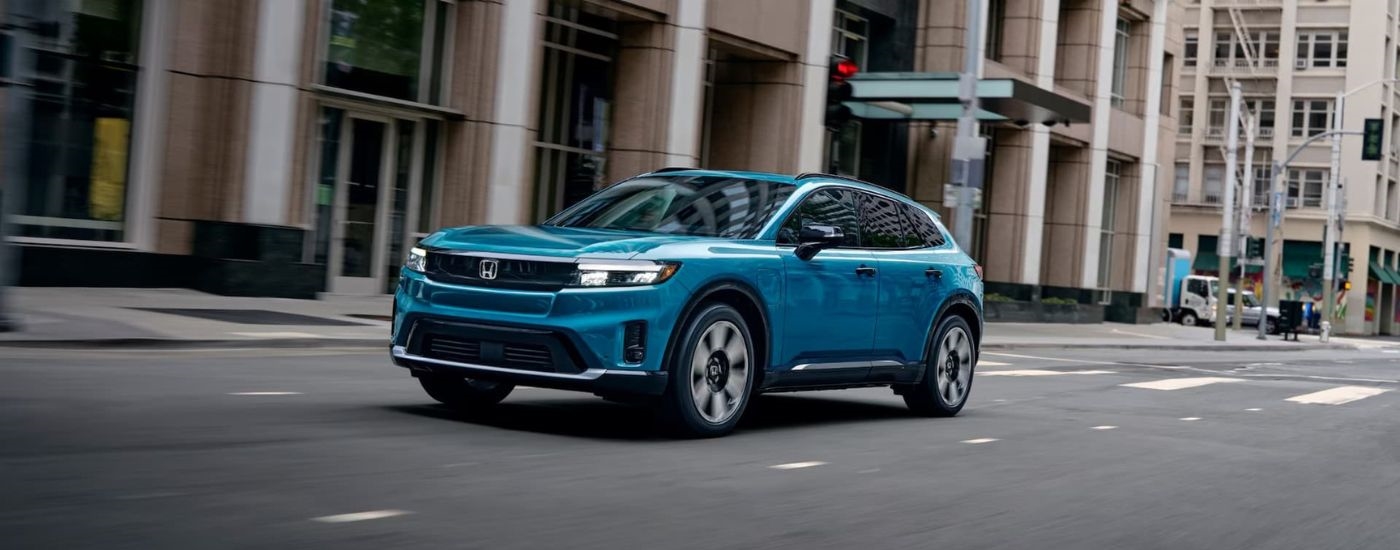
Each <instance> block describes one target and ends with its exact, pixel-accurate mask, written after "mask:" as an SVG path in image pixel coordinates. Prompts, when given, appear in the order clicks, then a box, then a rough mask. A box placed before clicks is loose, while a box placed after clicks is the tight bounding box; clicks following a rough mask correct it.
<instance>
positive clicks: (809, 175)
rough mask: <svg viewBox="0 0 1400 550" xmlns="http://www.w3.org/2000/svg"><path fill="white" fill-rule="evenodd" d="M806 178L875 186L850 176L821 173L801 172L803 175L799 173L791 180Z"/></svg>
mask: <svg viewBox="0 0 1400 550" xmlns="http://www.w3.org/2000/svg"><path fill="white" fill-rule="evenodd" d="M807 178H830V179H837V180H845V181H852V182H855V183H864V184H866V185H875V184H873V183H870V182H868V181H865V180H862V179H856V178H853V177H850V176H838V175H836V174H826V173H822V172H803V173H801V174H798V175H797V177H795V178H793V179H794V180H805V179H807Z"/></svg>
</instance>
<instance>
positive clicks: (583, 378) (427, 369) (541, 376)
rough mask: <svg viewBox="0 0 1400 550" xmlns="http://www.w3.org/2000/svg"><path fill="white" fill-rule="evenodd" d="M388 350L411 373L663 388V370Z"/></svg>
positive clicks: (613, 390) (616, 390)
mask: <svg viewBox="0 0 1400 550" xmlns="http://www.w3.org/2000/svg"><path fill="white" fill-rule="evenodd" d="M391 353H392V355H393V358H394V364H395V365H398V366H400V367H405V368H407V369H409V370H410V371H412V372H413V375H414V376H424V375H437V374H447V375H452V376H462V377H466V378H474V379H478V380H490V381H492V382H506V383H509V384H517V385H521V386H532V387H538V388H552V389H558V390H571V391H586V392H593V393H595V394H598V395H661V393H662V392H664V391H666V373H665V372H661V371H637V370H620V369H599V368H590V369H584V370H582V371H580V372H577V373H562V372H539V371H530V370H523V369H513V368H506V367H494V366H490V365H478V364H472V363H462V362H457V361H446V360H442V359H433V358H430V357H422V356H418V355H413V354H411V353H409V352H408V350H407V348H405V347H404V346H394V347H393V350H392V352H391Z"/></svg>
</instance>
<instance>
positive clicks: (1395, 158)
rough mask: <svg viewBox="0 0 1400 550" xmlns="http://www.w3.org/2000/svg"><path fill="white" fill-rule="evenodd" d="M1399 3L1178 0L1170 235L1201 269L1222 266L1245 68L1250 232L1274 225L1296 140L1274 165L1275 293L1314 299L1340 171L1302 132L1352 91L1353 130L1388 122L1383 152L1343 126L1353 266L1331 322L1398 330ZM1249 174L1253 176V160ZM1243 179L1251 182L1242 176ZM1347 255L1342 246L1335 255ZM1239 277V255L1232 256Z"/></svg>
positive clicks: (1251, 278)
mask: <svg viewBox="0 0 1400 550" xmlns="http://www.w3.org/2000/svg"><path fill="white" fill-rule="evenodd" d="M1397 7H1400V4H1398V3H1397V2H1395V1H1391V0H1351V1H1349V2H1322V1H1309V0H1304V1H1301V2H1299V1H1283V0H1248V1H1245V0H1199V1H1197V2H1184V1H1181V0H1178V2H1176V3H1175V4H1174V5H1173V10H1175V11H1176V12H1178V14H1179V18H1180V21H1182V34H1181V40H1182V42H1183V44H1184V48H1185V50H1184V52H1183V57H1182V61H1183V63H1182V70H1181V72H1179V73H1178V74H1179V75H1180V76H1179V81H1180V83H1179V90H1180V91H1181V93H1180V95H1179V97H1178V98H1177V99H1176V100H1175V102H1176V104H1175V105H1173V106H1172V108H1173V109H1174V110H1176V112H1177V113H1178V117H1177V120H1178V122H1179V123H1180V128H1179V130H1180V131H1179V133H1178V134H1177V136H1178V140H1177V142H1176V151H1175V159H1176V161H1175V165H1174V166H1173V167H1172V170H1173V171H1172V181H1173V183H1172V195H1171V197H1172V198H1171V202H1172V206H1171V222H1170V226H1169V229H1168V246H1170V247H1174V248H1185V249H1188V250H1191V251H1192V252H1193V257H1194V259H1195V264H1194V266H1193V267H1194V270H1195V271H1196V272H1198V273H1203V274H1212V275H1214V274H1217V272H1218V271H1219V266H1218V263H1219V260H1218V257H1217V256H1216V242H1217V240H1218V235H1219V233H1220V228H1221V223H1222V219H1221V217H1222V215H1223V213H1222V211H1221V204H1220V203H1221V202H1222V201H1221V198H1222V195H1223V193H1224V186H1225V181H1226V173H1225V171H1226V167H1225V162H1224V159H1225V156H1224V146H1225V137H1226V134H1227V127H1228V126H1227V119H1228V109H1229V89H1230V86H1231V85H1232V83H1235V82H1238V83H1239V84H1240V86H1241V89H1242V91H1243V101H1242V106H1243V109H1244V110H1245V111H1248V112H1249V113H1251V115H1250V117H1249V118H1250V120H1251V121H1252V122H1251V125H1250V129H1249V130H1248V131H1244V130H1242V131H1241V133H1240V136H1241V141H1240V143H1241V145H1240V149H1239V158H1240V167H1239V168H1237V172H1236V173H1237V174H1238V175H1239V177H1238V180H1239V181H1240V182H1241V185H1240V187H1238V188H1237V189H1239V191H1240V192H1239V193H1237V197H1240V199H1242V200H1244V201H1246V202H1247V204H1246V206H1247V208H1248V210H1249V211H1250V216H1249V220H1248V221H1247V225H1245V226H1244V227H1245V228H1246V229H1247V231H1248V233H1249V234H1250V235H1253V236H1255V237H1262V236H1264V234H1265V231H1266V226H1265V224H1266V222H1267V218H1268V216H1267V212H1266V208H1267V206H1268V201H1269V178H1270V165H1271V163H1272V162H1273V161H1274V160H1279V161H1282V160H1284V159H1285V158H1286V157H1288V156H1289V155H1290V154H1292V153H1294V152H1295V151H1298V150H1299V149H1300V148H1302V149H1304V150H1302V151H1301V152H1299V153H1298V156H1297V158H1296V160H1295V161H1294V162H1293V163H1292V164H1290V165H1289V166H1288V167H1287V168H1286V169H1285V170H1283V171H1281V172H1280V174H1279V180H1280V183H1279V191H1280V192H1282V194H1283V197H1282V202H1283V206H1285V214H1284V216H1283V221H1282V225H1281V231H1280V233H1279V235H1280V236H1281V237H1282V238H1280V239H1278V241H1279V245H1278V246H1276V247H1275V248H1274V249H1273V250H1271V251H1269V253H1270V254H1272V255H1273V257H1274V259H1275V260H1276V261H1275V262H1274V264H1273V265H1275V266H1278V267H1277V270H1276V271H1275V277H1273V280H1275V281H1279V287H1278V288H1277V289H1275V290H1276V292H1275V294H1274V295H1275V296H1279V297H1280V298H1281V299H1284V300H1301V301H1303V302H1305V303H1312V304H1314V305H1316V306H1318V307H1320V306H1321V304H1322V301H1323V295H1324V289H1323V286H1322V280H1321V278H1320V277H1318V274H1319V273H1320V270H1319V267H1320V264H1321V263H1322V261H1323V242H1324V238H1325V237H1324V232H1323V228H1324V226H1325V221H1326V215H1327V206H1328V204H1327V197H1326V189H1327V182H1328V180H1329V178H1331V177H1332V174H1331V148H1330V144H1331V142H1330V140H1329V139H1327V138H1323V139H1320V140H1318V141H1315V142H1313V143H1312V144H1311V145H1308V146H1306V147H1305V146H1303V142H1304V141H1305V140H1307V139H1308V138H1310V137H1314V136H1317V135H1319V134H1321V133H1323V132H1326V131H1328V130H1330V129H1331V127H1332V124H1333V120H1334V118H1333V117H1334V116H1335V114H1336V112H1337V105H1336V100H1335V99H1336V95H1337V94H1338V93H1339V92H1349V91H1353V90H1356V92H1355V93H1353V94H1351V95H1350V96H1349V97H1347V99H1346V102H1345V108H1344V109H1343V110H1342V111H1343V112H1342V116H1343V120H1342V122H1343V127H1344V129H1346V130H1353V131H1358V130H1360V129H1361V128H1362V125H1363V121H1364V120H1365V119H1368V118H1380V119H1382V120H1384V121H1385V125H1386V129H1387V132H1386V133H1387V136H1386V139H1385V140H1384V141H1385V143H1384V147H1383V155H1382V157H1381V160H1380V161H1378V162H1377V161H1363V160H1361V141H1360V139H1359V138H1356V137H1346V138H1344V139H1343V142H1342V143H1343V149H1342V160H1341V170H1340V173H1339V174H1337V176H1338V178H1339V181H1340V183H1341V185H1342V188H1341V191H1340V192H1339V194H1338V196H1339V199H1340V200H1341V201H1343V205H1342V207H1341V209H1342V211H1343V212H1344V226H1343V230H1342V232H1341V233H1340V237H1341V239H1340V242H1341V243H1342V251H1343V253H1345V254H1346V256H1347V257H1349V258H1350V260H1351V261H1350V263H1351V265H1352V266H1353V268H1352V269H1351V270H1350V271H1349V272H1347V271H1346V269H1345V267H1342V268H1341V269H1340V271H1341V272H1342V273H1341V274H1340V275H1339V280H1341V281H1348V282H1350V283H1351V284H1350V289H1349V290H1348V289H1345V288H1343V289H1341V290H1340V291H1339V292H1338V293H1337V296H1338V303H1337V308H1336V318H1335V319H1334V320H1333V324H1334V327H1337V329H1338V330H1340V331H1342V332H1347V333H1353V334H1395V333H1396V332H1397V330H1400V321H1398V320H1397V314H1400V310H1398V309H1397V308H1396V307H1395V299H1396V292H1395V285H1396V284H1400V277H1396V276H1395V275H1392V272H1393V271H1394V270H1395V268H1396V267H1397V261H1400V192H1398V191H1397V179H1400V152H1397V151H1396V150H1395V147H1396V144H1397V143H1400V142H1397V141H1396V140H1395V133H1394V132H1395V128H1396V123H1400V111H1396V109H1397V107H1400V102H1397V100H1400V96H1397V94H1400V88H1397V87H1396V85H1395V84H1394V83H1391V82H1388V81H1387V80H1388V79H1393V78H1394V77H1395V75H1396V72H1395V71H1396V68H1397V65H1396V63H1397V45H1396V43H1395V38H1396V36H1397V26H1396V25H1397V23H1396V16H1397ZM1251 132H1252V134H1253V141H1254V157H1253V158H1252V159H1250V160H1251V166H1250V168H1249V171H1248V172H1245V168H1244V162H1245V160H1246V153H1245V149H1244V146H1245V143H1246V141H1247V140H1248V139H1249V137H1250V133H1251ZM1246 173H1249V174H1250V176H1249V177H1246V176H1245V174H1246ZM1246 185H1247V187H1246ZM1339 259H1340V258H1339ZM1244 270H1245V274H1244V280H1243V283H1244V284H1243V286H1244V287H1245V288H1248V289H1253V290H1255V291H1256V292H1262V290H1263V289H1262V284H1263V281H1264V280H1265V278H1264V277H1263V275H1262V269H1260V268H1259V267H1257V266H1253V267H1251V266H1246V267H1244ZM1232 271H1234V273H1233V274H1232V277H1233V278H1238V277H1239V275H1238V268H1237V269H1234V270H1232Z"/></svg>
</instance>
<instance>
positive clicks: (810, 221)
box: [778, 189, 860, 248]
mask: <svg viewBox="0 0 1400 550" xmlns="http://www.w3.org/2000/svg"><path fill="white" fill-rule="evenodd" d="M858 219H859V218H858V217H857V216H856V208H855V195H854V194H853V193H851V192H850V191H846V190H843V189H822V190H819V191H816V192H814V193H812V194H811V195H808V196H807V198H805V199H803V200H802V204H800V205H798V206H797V210H795V211H793V213H792V214H790V215H789V216H788V219H787V221H785V222H783V226H782V227H781V228H780V229H779V230H778V243H779V244H797V236H798V232H799V231H801V230H802V226H804V225H834V226H837V227H840V228H841V231H842V233H844V234H845V236H846V240H845V242H843V243H841V246H843V247H849V248H855V247H859V246H860V224H859V222H858Z"/></svg>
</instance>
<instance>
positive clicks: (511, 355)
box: [502, 344, 554, 368]
mask: <svg viewBox="0 0 1400 550" xmlns="http://www.w3.org/2000/svg"><path fill="white" fill-rule="evenodd" d="M502 355H503V356H504V358H505V362H506V363H508V364H512V365H529V366H531V367H534V368H539V367H549V366H551V365H553V364H554V355H553V354H551V353H550V352H549V348H547V347H544V346H534V345H521V344H506V345H505V349H504V350H502Z"/></svg>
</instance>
